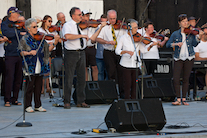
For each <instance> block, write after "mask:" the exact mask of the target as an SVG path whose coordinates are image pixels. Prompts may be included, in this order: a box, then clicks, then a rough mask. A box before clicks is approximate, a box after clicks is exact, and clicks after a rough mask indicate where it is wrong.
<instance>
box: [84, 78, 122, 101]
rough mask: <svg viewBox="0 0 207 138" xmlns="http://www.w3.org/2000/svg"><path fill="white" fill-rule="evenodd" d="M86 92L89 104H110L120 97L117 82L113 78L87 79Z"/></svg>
mask: <svg viewBox="0 0 207 138" xmlns="http://www.w3.org/2000/svg"><path fill="white" fill-rule="evenodd" d="M85 93H86V100H85V102H86V103H87V104H101V103H107V104H108V103H112V102H113V101H114V100H117V99H118V94H117V90H116V83H115V82H114V81H111V80H108V81H87V82H86V88H85Z"/></svg>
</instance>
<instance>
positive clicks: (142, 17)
mask: <svg viewBox="0 0 207 138" xmlns="http://www.w3.org/2000/svg"><path fill="white" fill-rule="evenodd" d="M151 1H152V0H149V1H148V3H147V6H146V7H145V9H144V12H143V13H142V15H141V19H140V20H141V21H142V26H144V14H145V12H146V10H147V8H148V7H149V4H150V3H151ZM139 22H140V21H139ZM143 33H144V28H143V27H142V36H144V35H143ZM135 50H136V49H135ZM142 58H143V57H142ZM141 72H142V79H141V97H140V98H141V99H143V98H144V60H143V61H141ZM146 72H147V71H146Z"/></svg>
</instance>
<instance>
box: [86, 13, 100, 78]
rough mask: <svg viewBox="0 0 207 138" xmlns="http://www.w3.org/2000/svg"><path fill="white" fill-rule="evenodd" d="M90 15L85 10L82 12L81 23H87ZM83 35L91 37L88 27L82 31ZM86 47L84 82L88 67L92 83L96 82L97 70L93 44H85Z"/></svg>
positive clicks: (89, 42)
mask: <svg viewBox="0 0 207 138" xmlns="http://www.w3.org/2000/svg"><path fill="white" fill-rule="evenodd" d="M91 14H92V13H91V12H89V11H87V10H83V11H82V16H83V21H89V19H90V15H91ZM82 31H83V32H84V33H85V34H87V35H88V36H89V37H90V36H92V35H93V33H92V32H91V30H90V29H89V27H87V28H86V29H83V30H82ZM86 45H87V47H86V50H85V53H86V81H88V67H89V66H91V69H92V76H93V81H97V80H98V68H97V64H96V57H95V56H96V49H95V43H91V41H88V42H87V44H86Z"/></svg>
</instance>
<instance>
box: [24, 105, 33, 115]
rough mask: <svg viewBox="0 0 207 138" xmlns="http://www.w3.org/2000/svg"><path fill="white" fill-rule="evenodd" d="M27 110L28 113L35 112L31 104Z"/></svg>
mask: <svg viewBox="0 0 207 138" xmlns="http://www.w3.org/2000/svg"><path fill="white" fill-rule="evenodd" d="M25 111H26V112H27V113H34V110H33V109H32V107H31V106H29V107H27V108H26V109H25Z"/></svg>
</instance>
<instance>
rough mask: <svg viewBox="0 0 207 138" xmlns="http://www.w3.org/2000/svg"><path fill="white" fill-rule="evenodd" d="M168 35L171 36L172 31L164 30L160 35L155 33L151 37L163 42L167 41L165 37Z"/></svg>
mask: <svg viewBox="0 0 207 138" xmlns="http://www.w3.org/2000/svg"><path fill="white" fill-rule="evenodd" d="M166 34H170V30H169V29H166V30H164V31H163V32H162V33H160V34H159V33H157V32H156V31H154V32H153V33H151V34H150V37H153V38H157V39H160V40H161V41H163V40H164V39H165V35H166Z"/></svg>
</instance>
